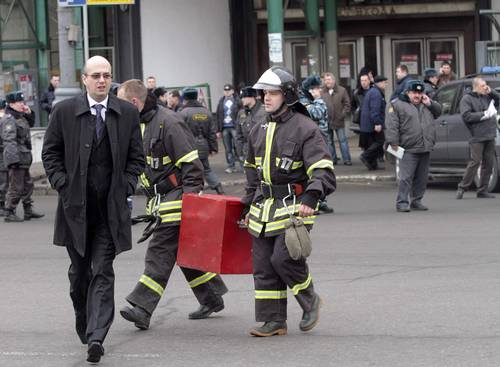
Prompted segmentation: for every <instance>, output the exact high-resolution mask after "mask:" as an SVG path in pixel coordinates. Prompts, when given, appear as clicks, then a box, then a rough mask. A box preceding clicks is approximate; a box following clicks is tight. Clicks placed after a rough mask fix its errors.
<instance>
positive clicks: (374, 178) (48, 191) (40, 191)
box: [33, 175, 396, 195]
mask: <svg viewBox="0 0 500 367" xmlns="http://www.w3.org/2000/svg"><path fill="white" fill-rule="evenodd" d="M395 181H396V177H395V176H394V175H340V176H337V183H339V182H343V183H366V184H369V183H373V182H395ZM245 183H246V179H244V178H240V179H234V180H227V181H221V184H222V186H240V185H245ZM33 192H34V193H35V194H37V195H57V192H56V191H55V190H54V189H52V188H51V187H50V185H49V184H47V183H38V184H37V183H36V182H35V187H34V189H33Z"/></svg>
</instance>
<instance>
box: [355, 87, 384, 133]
mask: <svg viewBox="0 0 500 367" xmlns="http://www.w3.org/2000/svg"><path fill="white" fill-rule="evenodd" d="M385 106H386V102H385V96H384V91H383V90H381V89H380V88H378V87H377V86H373V87H371V88H370V89H369V90H368V92H367V93H366V94H365V97H364V99H363V105H362V107H361V116H360V119H361V122H360V126H359V127H360V130H361V131H362V132H364V133H373V132H374V128H375V125H382V126H384V120H385Z"/></svg>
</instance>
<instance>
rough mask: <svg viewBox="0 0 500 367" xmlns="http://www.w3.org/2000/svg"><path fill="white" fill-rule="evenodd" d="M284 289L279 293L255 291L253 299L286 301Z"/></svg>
mask: <svg viewBox="0 0 500 367" xmlns="http://www.w3.org/2000/svg"><path fill="white" fill-rule="evenodd" d="M286 298H287V297H286V289H284V290H280V291H258V290H255V299H286Z"/></svg>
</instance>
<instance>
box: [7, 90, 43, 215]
mask: <svg viewBox="0 0 500 367" xmlns="http://www.w3.org/2000/svg"><path fill="white" fill-rule="evenodd" d="M5 97H6V98H5V99H6V102H7V107H6V109H5V116H4V117H3V118H2V123H1V126H2V140H3V159H4V165H5V167H7V169H8V175H9V188H8V190H7V194H6V201H5V218H4V220H5V221H6V222H22V221H23V219H22V218H20V217H18V216H17V215H16V208H17V204H19V201H21V200H22V201H23V207H24V220H29V219H31V218H41V217H43V214H41V213H37V212H35V211H34V210H33V200H32V199H31V194H32V193H33V181H32V180H31V176H30V172H29V168H30V166H31V162H32V161H33V157H32V154H31V134H30V127H32V126H33V125H34V122H35V114H34V113H33V112H32V111H31V109H30V108H29V107H28V106H27V105H26V104H25V103H24V94H23V93H22V92H12V93H9V94H7V95H6V96H5Z"/></svg>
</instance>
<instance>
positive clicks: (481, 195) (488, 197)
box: [476, 192, 495, 199]
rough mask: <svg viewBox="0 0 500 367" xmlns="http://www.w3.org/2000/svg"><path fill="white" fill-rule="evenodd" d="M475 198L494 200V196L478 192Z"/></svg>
mask: <svg viewBox="0 0 500 367" xmlns="http://www.w3.org/2000/svg"><path fill="white" fill-rule="evenodd" d="M476 197H477V198H478V199H494V198H495V195H493V194H490V193H488V192H478V193H477V195H476Z"/></svg>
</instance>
